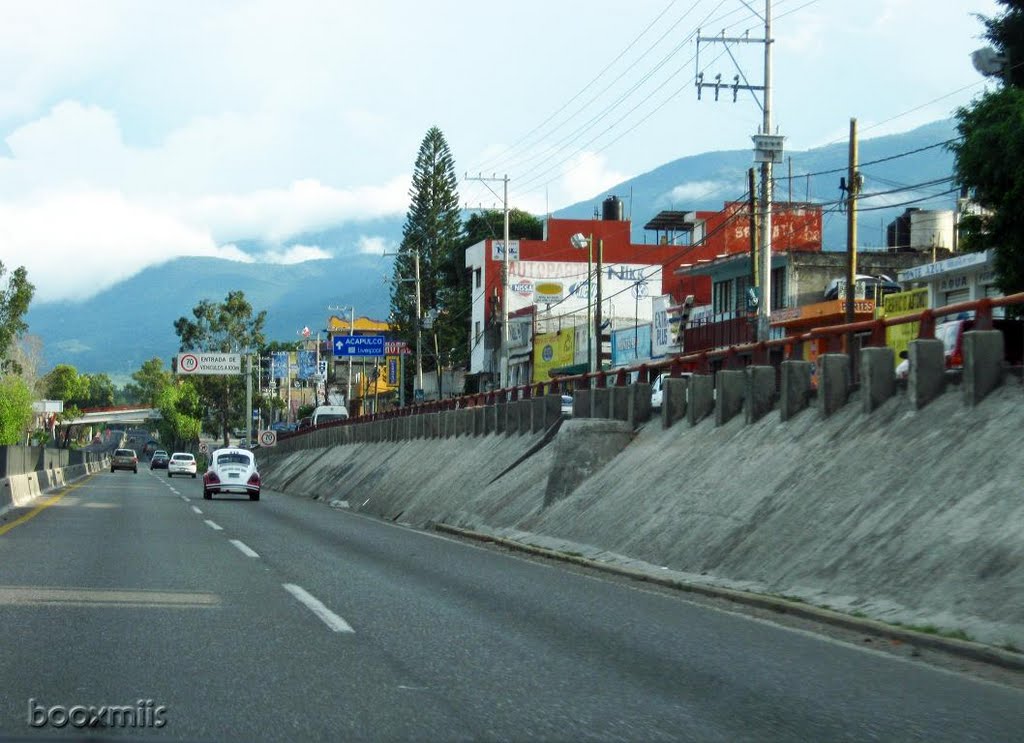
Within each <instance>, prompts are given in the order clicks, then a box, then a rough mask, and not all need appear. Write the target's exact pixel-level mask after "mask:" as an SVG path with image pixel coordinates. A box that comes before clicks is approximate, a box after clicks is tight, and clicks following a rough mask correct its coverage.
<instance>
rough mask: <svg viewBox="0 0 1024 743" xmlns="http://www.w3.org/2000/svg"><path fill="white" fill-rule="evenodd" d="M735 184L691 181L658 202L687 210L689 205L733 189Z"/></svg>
mask: <svg viewBox="0 0 1024 743" xmlns="http://www.w3.org/2000/svg"><path fill="white" fill-rule="evenodd" d="M734 187H735V184H734V183H730V182H727V181H691V182H690V183H681V184H679V185H678V186H676V187H675V188H673V189H672V190H671V191H669V192H668V193H665V194H663V195H662V196H661V197H659V199H658V202H659V203H661V204H666V205H668V206H669V207H672V208H676V209H686V208H689V206H688V205H689V204H693V203H694V202H696V201H703V200H705V199H708V198H710V197H711V196H714V195H715V194H716V193H718V192H722V191H726V192H728V189H730V188H733V189H734Z"/></svg>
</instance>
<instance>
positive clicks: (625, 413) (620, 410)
mask: <svg viewBox="0 0 1024 743" xmlns="http://www.w3.org/2000/svg"><path fill="white" fill-rule="evenodd" d="M611 391H612V415H611V417H612V418H613V419H615V420H617V421H628V420H629V385H624V386H618V385H616V386H615V387H612V388H611Z"/></svg>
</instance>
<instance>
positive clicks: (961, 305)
mask: <svg viewBox="0 0 1024 743" xmlns="http://www.w3.org/2000/svg"><path fill="white" fill-rule="evenodd" d="M1019 304H1024V292H1020V293H1018V294H1011V295H1009V296H1006V297H994V298H990V297H986V298H982V299H975V300H971V301H968V302H957V303H956V304H950V305H946V306H945V307H936V308H934V309H925V310H920V311H918V312H911V313H908V314H905V315H899V316H896V317H886V318H878V319H876V320H862V321H860V322H854V323H846V324H842V325H828V326H823V327H820V328H814V329H812V330H810V331H808V332H806V333H800V334H797V335H791V336H786V337H785V338H777V339H774V340H770V341H760V342H757V343H747V344H742V345H736V346H728V347H725V348H717V349H712V350H704V351H699V352H696V353H690V354H686V353H683V354H680V355H678V356H674V357H672V358H669V359H664V360H662V361H657V362H654V363H643V364H637V365H636V366H629V367H621V368H619V369H614V370H600V371H596V372H587V373H585V374H577V375H574V376H567V377H558V378H557V379H552V380H550V381H547V382H535V383H533V384H528V385H521V386H518V387H507V388H502V389H497V390H491V391H489V392H478V393H474V394H470V395H462V396H460V397H453V398H449V399H447V400H435V401H431V402H427V403H421V404H419V405H409V406H406V407H404V408H395V409H393V410H388V411H384V412H380V413H370V414H367V415H361V416H356V417H354V418H348V419H347V420H343V421H332V422H331V423H325V424H323V425H320V426H317V427H316V428H307V429H305V430H303V431H294V432H291V433H289V434H287V435H286V436H281V435H280V434H279V436H278V437H279V438H281V439H290V438H293V437H295V436H303V435H306V434H308V433H312V432H314V431H322V430H324V429H326V428H333V427H337V426H350V425H354V424H356V423H367V422H372V421H378V420H389V419H391V418H402V417H405V416H410V415H418V414H420V413H437V412H441V411H443V410H456V409H459V408H469V407H477V406H480V405H493V404H494V403H496V402H503V401H511V400H525V399H530V398H532V397H539V396H541V395H544V394H545V392H547V393H550V394H571V393H572V391H573V390H577V389H588V388H591V387H596V388H604V387H609V386H624V385H625V384H626V383H627V379H628V378H629V376H630V375H631V374H632V373H633V372H636V373H637V381H640V382H650V381H651V380H652V378H653V377H654V376H657V375H658V374H660V373H662V372H666V371H667V372H668V373H669V374H670V375H671V376H674V377H675V376H681V375H683V374H684V373H698V374H707V373H710V372H711V371H713V370H714V369H717V368H723V369H735V368H742V367H743V366H747V365H750V364H770V363H773V361H775V360H778V361H783V360H786V359H792V358H796V359H799V358H801V357H802V354H803V344H804V343H811V342H815V341H820V340H823V341H824V342H825V350H824V352H825V353H838V352H840V351H841V350H842V347H843V339H844V338H846V339H847V340H846V343H847V346H848V347H850V346H851V345H852V344H853V339H854V338H855V337H857V338H860V339H861V341H862V342H861V347H862V348H870V347H880V346H884V345H886V344H885V331H886V328H891V327H894V326H897V325H904V324H906V323H913V322H916V323H920V325H919V327H918V333H917V338H918V339H929V338H934V337H935V325H936V318H940V317H947V316H949V315H958V314H960V313H963V312H974V328H975V329H976V330H991V329H992V319H993V318H992V314H993V310H994V309H995V308H997V307H1009V306H1013V305H1019ZM773 365H775V364H773Z"/></svg>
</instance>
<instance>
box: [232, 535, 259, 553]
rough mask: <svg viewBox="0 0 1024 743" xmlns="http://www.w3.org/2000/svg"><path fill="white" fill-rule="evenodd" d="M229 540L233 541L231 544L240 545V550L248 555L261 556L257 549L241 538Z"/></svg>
mask: <svg viewBox="0 0 1024 743" xmlns="http://www.w3.org/2000/svg"><path fill="white" fill-rule="evenodd" d="M228 541H229V542H231V544H233V545H235V546H236V547H238V551H239V552H241V553H242V554H243V555H245V556H246V557H259V554H258V553H257V552H256V550H254V549H252V548H251V547H250V546H249V545H247V544H246V543H245V542H243V541H241V540H240V539H229V540H228Z"/></svg>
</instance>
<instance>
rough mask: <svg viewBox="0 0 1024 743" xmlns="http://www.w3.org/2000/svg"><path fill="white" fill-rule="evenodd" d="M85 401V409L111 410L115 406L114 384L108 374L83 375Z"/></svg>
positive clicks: (82, 403) (83, 405)
mask: <svg viewBox="0 0 1024 743" xmlns="http://www.w3.org/2000/svg"><path fill="white" fill-rule="evenodd" d="M82 378H83V383H84V386H85V399H84V400H82V401H81V407H83V408H109V407H111V406H112V405H113V404H114V396H115V393H116V390H115V388H114V382H113V381H112V380H111V379H110V377H108V376H107V375H106V374H83V375H82Z"/></svg>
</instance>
